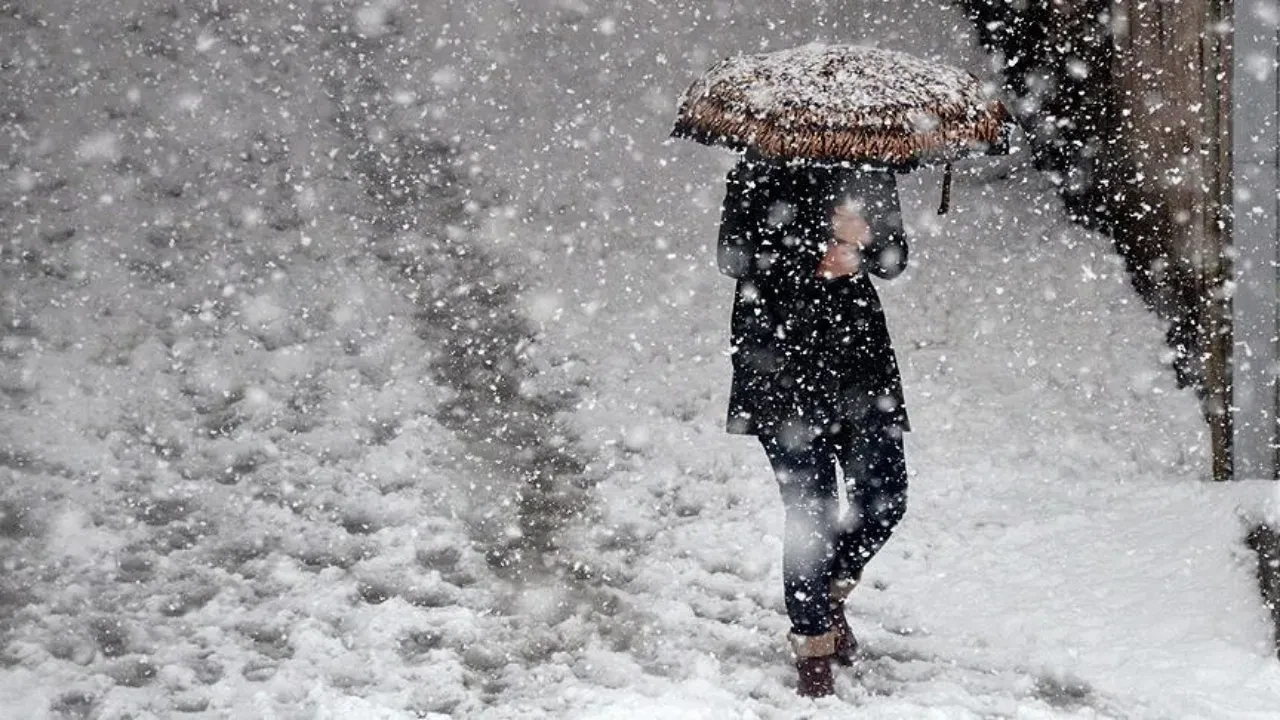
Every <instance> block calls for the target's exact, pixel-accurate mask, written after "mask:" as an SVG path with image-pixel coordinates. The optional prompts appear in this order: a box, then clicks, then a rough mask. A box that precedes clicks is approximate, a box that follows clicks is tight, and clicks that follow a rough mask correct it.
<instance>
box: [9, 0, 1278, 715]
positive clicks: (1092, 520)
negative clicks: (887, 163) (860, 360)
mask: <svg viewBox="0 0 1280 720" xmlns="http://www.w3.org/2000/svg"><path fill="white" fill-rule="evenodd" d="M754 5H756V6H757V7H754V8H743V7H739V4H731V3H720V4H702V3H688V2H648V1H641V2H637V1H636V0H630V1H629V2H627V1H624V0H614V1H610V2H602V3H592V4H588V3H581V2H575V1H573V0H562V1H554V0H542V1H540V2H533V1H531V2H521V3H506V2H496V1H495V2H470V3H463V2H451V1H448V0H445V1H442V2H421V3H413V2H398V1H397V0H380V1H377V2H368V3H364V2H335V3H314V4H313V3H308V2H301V3H297V2H294V3H286V2H256V1H255V2H250V1H249V0H242V1H237V0H217V2H212V1H211V2H202V3H191V4H172V3H169V2H161V1H159V0H97V1H96V2H87V1H85V0H60V1H56V2H50V1H48V0H43V1H41V2H35V1H34V0H29V1H27V2H16V3H9V4H8V5H6V6H4V7H5V13H4V14H2V15H0V37H2V38H3V40H4V41H3V43H0V54H2V56H0V117H3V118H5V120H4V124H3V125H2V126H0V131H2V134H0V137H3V138H4V142H3V143H0V171H3V173H4V177H3V180H4V183H3V186H2V187H0V203H2V204H0V225H2V226H3V227H4V228H5V236H4V245H3V247H2V248H0V253H2V254H0V261H2V264H0V281H2V282H3V286H2V287H0V319H3V321H4V322H3V330H0V567H3V573H0V643H2V645H0V717H3V718H10V717H12V718H46V717H49V718H53V717H94V718H104V719H106V718H126V717H129V718H147V717H165V718H167V717H176V716H181V717H210V718H214V717H233V718H257V717H263V718H266V717H274V718H325V717H328V718H412V717H424V716H425V717H435V716H452V717H475V718H480V717H484V718H542V717H546V718H561V717H578V718H619V719H620V718H656V717H664V718H665V717H679V718H728V717H734V718H737V717H759V718H793V717H795V718H798V717H844V716H847V715H848V713H849V711H850V708H851V707H856V708H857V712H858V713H859V715H860V716H866V717H893V718H899V717H900V718H924V717H938V718H969V717H973V718H978V717H984V718H985V717H1019V718H1037V717H1045V718H1066V717H1081V718H1096V717H1115V718H1272V717H1275V716H1276V712H1277V711H1276V708H1280V664H1278V663H1277V662H1276V660H1275V659H1274V658H1273V657H1271V656H1270V651H1269V645H1270V635H1269V629H1268V627H1267V624H1266V617H1265V613H1264V611H1263V609H1262V607H1261V605H1260V602H1259V600H1258V598H1257V592H1256V588H1255V583H1254V580H1253V575H1252V572H1253V562H1254V560H1253V558H1252V557H1251V556H1249V555H1248V554H1247V552H1246V551H1245V550H1244V547H1243V544H1242V538H1243V535H1244V530H1245V526H1244V524H1243V522H1242V520H1241V518H1240V516H1239V514H1238V509H1239V508H1254V507H1258V506H1259V504H1260V503H1261V499H1262V496H1263V495H1265V494H1267V493H1270V492H1271V489H1270V488H1269V487H1264V486H1261V485H1252V484H1242V485H1232V486H1230V487H1223V486H1218V485H1211V484H1208V483H1205V482H1204V478H1205V476H1206V475H1207V467H1206V464H1207V458H1206V454H1205V452H1204V447H1205V444H1206V441H1205V438H1204V437H1203V432H1204V431H1203V428H1202V425H1201V423H1200V422H1199V421H1198V419H1197V411H1196V407H1195V400H1194V398H1193V397H1192V396H1191V394H1190V393H1189V392H1188V391H1182V390H1177V389H1175V388H1174V386H1173V381H1172V373H1171V372H1170V371H1168V370H1167V369H1166V368H1165V367H1164V363H1165V362H1166V360H1167V354H1166V353H1165V351H1164V349H1163V347H1162V344H1161V336H1162V328H1161V326H1160V324H1159V323H1158V322H1157V321H1156V320H1155V319H1154V318H1153V317H1152V316H1151V315H1150V314H1149V313H1147V312H1146V311H1145V310H1144V309H1143V308H1142V307H1141V306H1140V303H1139V302H1138V301H1137V300H1136V298H1135V297H1134V296H1133V294H1132V292H1131V291H1130V290H1129V288H1128V287H1127V285H1126V281H1125V279H1124V277H1123V273H1122V268H1121V267H1120V264H1119V261H1118V258H1116V257H1115V255H1114V254H1113V253H1111V252H1110V249H1109V247H1108V243H1107V241H1106V240H1105V239H1104V238H1101V237H1099V236H1096V235H1093V234H1091V233H1088V232H1085V231H1083V230H1081V229H1079V228H1075V227H1072V226H1070V225H1069V224H1068V223H1067V222H1066V221H1065V220H1064V218H1063V213H1062V211H1061V209H1060V207H1059V204H1058V202H1057V200H1056V199H1055V197H1054V195H1053V192H1052V187H1051V184H1050V182H1049V179H1048V178H1045V177H1043V176H1041V175H1039V174H1037V173H1035V172H1033V171H1032V170H1030V169H1029V168H1027V167H1026V166H1025V165H1023V164H1022V162H1021V161H1020V159H1018V158H1016V157H1014V158H1010V159H1006V160H1001V161H987V162H974V163H972V164H971V168H973V171H972V172H966V173H962V174H961V175H960V176H959V177H958V178H957V187H956V189H955V194H954V197H953V202H952V212H951V214H949V215H947V216H944V217H941V218H939V217H938V216H936V215H934V214H933V213H934V208H935V207H936V200H937V195H936V193H937V191H938V183H937V181H938V179H939V178H938V176H937V174H936V173H923V174H921V175H920V176H912V177H908V178H904V180H903V182H902V188H903V204H904V208H906V209H907V215H908V217H907V221H908V229H909V231H910V233H911V238H912V240H913V248H912V251H913V257H912V268H911V269H910V270H909V271H908V273H907V274H906V275H904V276H903V277H901V278H899V279H898V280H895V281H894V282H892V283H882V284H881V290H882V294H883V296H884V298H885V302H886V305H887V311H888V314H889V320H890V324H891V328H892V330H893V332H894V336H895V340H896V342H897V345H898V349H899V357H900V359H901V361H902V364H903V373H904V380H905V382H906V387H907V400H908V404H909V406H910V409H911V412H912V420H913V425H914V427H915V432H914V433H912V434H911V435H910V436H909V438H908V448H907V450H908V463H909V466H910V469H911V479H912V489H911V500H910V507H909V512H908V516H907V520H905V521H904V523H903V524H902V526H901V528H900V530H899V532H898V534H897V535H896V536H895V538H894V539H893V540H892V541H891V543H890V545H889V546H888V547H887V548H886V550H885V552H884V553H883V555H882V556H881V557H880V558H879V559H877V560H876V561H875V562H874V563H873V564H872V566H871V567H870V568H869V570H868V577H867V582H866V583H865V584H864V587H862V588H860V589H859V590H858V592H857V594H856V595H855V596H854V602H853V606H854V607H853V613H854V618H853V624H854V627H855V630H856V631H858V632H859V635H860V637H861V639H862V641H863V645H864V646H865V649H866V652H867V659H866V662H865V664H864V667H863V671H862V674H861V676H860V677H854V676H853V675H852V674H849V675H846V676H844V677H842V678H841V680H840V681H839V683H838V686H837V689H838V692H839V697H838V698H833V699H828V700H823V701H820V702H811V701H802V700H799V699H797V698H796V697H795V696H794V694H793V692H792V689H791V683H792V682H793V672H792V671H791V670H790V669H789V667H788V666H787V658H786V655H785V651H784V645H783V634H784V632H785V629H786V625H787V623H786V620H785V617H784V613H783V609H782V598H781V592H780V580H779V578H780V569H779V565H780V555H781V548H780V539H779V530H780V524H781V522H780V521H781V512H780V507H779V503H778V499H777V497H776V491H775V489H774V487H773V482H772V479H771V477H770V475H769V472H768V468H767V464H766V462H765V460H764V457H763V454H762V453H761V451H760V450H759V448H758V447H757V446H756V444H755V443H754V441H751V440H750V439H745V438H741V437H732V436H728V435H725V434H724V433H723V431H722V419H723V413H724V407H725V402H726V393H727V388H728V372H729V367H728V360H727V355H726V350H727V325H728V302H729V299H730V295H731V285H730V282H729V281H728V280H727V279H724V278H721V277H720V276H718V275H717V274H716V273H715V270H714V262H713V258H712V242H713V239H714V236H715V223H716V221H717V220H718V207H719V200H720V196H721V193H722V184H721V183H722V180H723V173H724V171H725V170H726V169H727V168H728V166H729V164H730V163H731V161H732V160H731V158H730V157H729V156H727V155H726V154H724V153H721V152H718V151H713V150H710V149H707V148H702V147H698V146H693V145H689V144H673V143H670V142H667V141H666V140H665V134H666V129H667V127H668V123H669V121H670V117H671V112H672V110H673V104H674V100H675V98H676V96H677V94H678V92H679V91H680V90H681V89H682V88H683V86H684V84H686V83H687V82H688V81H689V80H690V79H691V78H692V77H693V74H694V73H696V72H698V71H700V70H701V69H703V68H704V67H705V66H706V65H707V64H708V63H709V62H710V61H712V60H714V59H715V58H716V57H719V56H720V55H723V54H727V53H729V52H733V51H737V50H746V49H755V48H759V47H780V46H784V45H788V44H795V43H799V42H804V41H808V40H811V39H815V38H821V39H826V40H855V41H860V42H870V43H877V44H880V45H882V46H885V47H892V48H896V49H902V50H906V51H909V52H915V53H918V54H922V55H929V56H941V57H943V58H945V59H948V60H950V61H952V62H955V63H958V64H962V65H964V66H966V67H971V68H975V69H978V70H981V69H982V68H984V67H985V62H986V61H985V60H984V59H983V58H982V57H981V56H980V55H979V54H978V53H977V52H976V51H975V50H974V49H973V48H972V45H971V41H970V37H969V34H968V31H967V28H966V26H965V24H964V22H963V21H962V19H961V18H959V16H958V15H957V14H956V13H955V11H954V10H951V9H949V8H946V7H944V6H942V5H940V4H935V3H934V2H932V0H930V1H929V2H920V3H913V4H911V5H910V6H908V4H906V3H894V2H880V1H877V0H846V1H844V2H834V3H820V2H804V1H797V2H792V3H788V7H787V9H786V10H785V11H784V10H781V9H779V8H778V7H775V6H773V5H772V4H769V3H757V4H754Z"/></svg>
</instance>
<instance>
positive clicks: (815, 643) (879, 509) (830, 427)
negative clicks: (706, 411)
mask: <svg viewBox="0 0 1280 720" xmlns="http://www.w3.org/2000/svg"><path fill="white" fill-rule="evenodd" d="M723 213H724V214H723V218H722V221H721V225H720V237H719V244H718V262H719V267H720V271H721V272H723V273H724V274H726V275H728V276H730V277H733V278H736V279H737V281H738V286H737V292H736V295H735V298H734V305H733V319H732V343H733V386H732V389H731V392H730V397H729V418H728V430H729V432H731V433H741V434H749V435H756V436H758V437H759V439H760V442H761V444H762V445H763V446H764V450H765V452H766V453H767V455H768V457H769V462H770V464H771V465H772V467H773V470H774V473H775V475H776V477H777V480H778V484H779V487H780V488H781V491H782V500H783V504H784V506H785V509H786V533H785V538H784V552H783V581H784V590H785V593H786V604H787V612H788V615H789V616H790V619H791V624H792V628H791V635H790V640H791V644H792V648H793V650H794V653H795V656H796V665H797V669H798V670H799V674H800V682H799V685H798V690H799V692H800V693H801V694H803V695H810V696H816V695H827V694H830V693H832V692H833V691H834V690H833V687H832V685H833V680H832V675H831V662H832V660H835V661H837V662H839V663H841V664H851V663H852V662H853V656H854V651H855V649H856V641H855V640H854V638H853V635H852V633H851V632H850V629H849V625H848V622H847V620H846V619H845V615H844V599H845V597H847V595H848V592H849V590H851V589H852V587H853V585H854V584H855V583H856V582H857V581H858V579H859V577H860V576H861V574H862V569H863V567H864V566H865V565H866V564H867V561H868V560H870V559H871V557H872V556H874V555H875V554H876V552H877V551H879V549H880V548H881V547H882V546H883V545H884V543H885V541H886V540H888V538H889V535H890V533H891V532H892V530H893V527H894V525H895V524H897V522H898V521H899V520H900V519H901V518H902V515H903V513H904V511H905V509H906V488H907V476H906V464H905V460H904V456H903V444H902V433H903V432H904V431H906V430H908V429H910V425H909V422H908V420H907V413H906V408H905V406H904V404H903V396H902V383H901V380H900V378H899V374H898V363H897V359H896V358H895V356H894V353H893V348H892V346H891V344H890V340H889V330H888V326H887V325H886V323H885V318H884V312H883V310H882V308H881V305H880V298H879V296H877V294H876V291H875V288H874V287H873V286H872V284H871V280H870V279H869V277H868V275H867V273H868V272H870V273H872V274H874V275H877V276H879V277H882V278H886V279H889V278H893V277H895V276H897V275H898V274H899V273H901V272H902V271H903V269H904V268H905V267H906V264H907V242H906V237H905V235H904V233H903V230H902V218H901V211H900V209H899V204H898V195H897V186H896V184H895V182H894V176H893V173H892V172H889V171H887V170H876V169H867V168H852V167H846V166H835V165H817V164H812V163H803V164H801V163H790V164H783V163H775V162H770V161H766V160H764V159H762V158H759V157H756V156H747V157H746V158H745V159H743V160H741V161H740V162H739V163H738V165H737V166H736V167H735V168H734V169H733V170H732V171H731V172H730V173H729V177H728V188H727V192H726V195H725V201H724V210H723ZM837 464H838V465H839V466H840V468H841V470H842V471H843V474H844V478H845V486H846V491H847V493H848V498H849V504H850V508H851V512H850V513H849V516H848V517H846V518H843V519H842V518H841V517H840V513H839V500H838V496H837V492H838V490H837V488H838V484H837V480H836V470H835V466H836V465H837Z"/></svg>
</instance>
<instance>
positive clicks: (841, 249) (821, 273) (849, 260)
mask: <svg viewBox="0 0 1280 720" xmlns="http://www.w3.org/2000/svg"><path fill="white" fill-rule="evenodd" d="M861 262H862V250H861V249H860V248H858V247H856V246H854V245H846V244H845V243H842V242H833V243H831V244H830V245H828V246H827V254H826V255H823V256H822V262H820V263H818V277H820V278H822V279H824V280H833V279H835V278H838V277H845V276H848V275H855V274H857V272H858V267H859V266H860V264H861Z"/></svg>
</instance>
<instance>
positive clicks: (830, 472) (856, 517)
mask: <svg viewBox="0 0 1280 720" xmlns="http://www.w3.org/2000/svg"><path fill="white" fill-rule="evenodd" d="M760 443H761V444H762V445H763V446H764V451H765V453H766V454H767V455H768V456H769V464H770V465H772V466H773V472H774V475H775V476H776V477H777V480H778V487H779V489H780V490H781V491H782V504H783V506H784V508H785V510H786V531H785V534H784V537H783V554H782V579H783V590H784V592H785V593H786V603H787V615H788V616H790V618H791V631H792V632H793V633H795V634H797V635H821V634H823V633H825V632H827V631H828V630H830V629H831V609H830V590H829V588H830V583H831V581H832V580H843V579H857V578H858V577H860V576H861V575H862V569H863V568H864V567H865V566H866V564H867V562H868V561H870V560H871V558H872V557H874V556H875V554H876V553H877V552H879V551H880V548H882V547H884V544H885V542H886V541H887V540H888V539H889V535H890V534H892V533H893V528H894V526H895V525H897V524H898V521H899V520H901V519H902V515H903V513H905V512H906V509H907V469H906V459H905V456H904V454H903V448H902V431H901V429H899V428H898V427H896V426H884V425H875V426H871V427H862V428H858V427H855V428H850V429H846V430H844V431H842V432H840V433H838V434H834V435H819V436H818V437H816V438H814V439H813V440H812V441H809V442H805V443H800V444H798V445H797V444H791V443H787V442H784V441H783V440H782V439H781V438H779V437H776V436H761V438H760ZM837 462H838V463H839V464H840V467H841V470H843V472H844V478H845V491H846V492H847V493H848V500H849V508H850V512H849V513H848V515H847V516H846V517H844V518H841V517H840V501H839V497H838V496H837V492H838V483H837V481H836V469H835V465H836V463H837Z"/></svg>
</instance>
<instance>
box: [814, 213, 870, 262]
mask: <svg viewBox="0 0 1280 720" xmlns="http://www.w3.org/2000/svg"><path fill="white" fill-rule="evenodd" d="M831 234H832V236H833V237H834V238H835V242H833V243H831V245H830V246H829V247H828V248H827V254H826V255H824V256H823V257H822V262H821V263H819V265H818V275H819V276H821V277H823V278H825V279H827V280H831V279H833V278H838V277H845V276H847V275H853V274H855V273H857V272H858V268H859V266H860V263H861V260H862V255H861V253H862V248H863V247H864V246H865V245H866V244H867V242H868V241H869V240H870V239H871V226H869V225H867V221H866V219H865V218H863V217H862V213H861V212H859V211H858V208H856V207H853V206H850V205H848V204H843V205H838V206H836V209H835V211H834V212H832V213H831Z"/></svg>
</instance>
